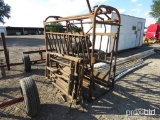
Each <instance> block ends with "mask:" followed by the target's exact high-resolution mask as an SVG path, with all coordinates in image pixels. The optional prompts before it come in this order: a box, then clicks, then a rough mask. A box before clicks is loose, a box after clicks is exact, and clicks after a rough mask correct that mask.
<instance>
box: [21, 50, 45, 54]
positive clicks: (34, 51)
mask: <svg viewBox="0 0 160 120" xmlns="http://www.w3.org/2000/svg"><path fill="white" fill-rule="evenodd" d="M39 52H46V50H33V51H25V52H23V54H31V53H39Z"/></svg>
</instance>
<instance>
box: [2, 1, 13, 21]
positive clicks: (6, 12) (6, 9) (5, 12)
mask: <svg viewBox="0 0 160 120" xmlns="http://www.w3.org/2000/svg"><path fill="white" fill-rule="evenodd" d="M10 11H11V7H10V6H9V5H8V4H5V3H4V1H3V0H0V22H1V23H3V24H4V23H5V22H4V18H5V17H6V18H8V19H9V18H10V15H9V14H10Z"/></svg>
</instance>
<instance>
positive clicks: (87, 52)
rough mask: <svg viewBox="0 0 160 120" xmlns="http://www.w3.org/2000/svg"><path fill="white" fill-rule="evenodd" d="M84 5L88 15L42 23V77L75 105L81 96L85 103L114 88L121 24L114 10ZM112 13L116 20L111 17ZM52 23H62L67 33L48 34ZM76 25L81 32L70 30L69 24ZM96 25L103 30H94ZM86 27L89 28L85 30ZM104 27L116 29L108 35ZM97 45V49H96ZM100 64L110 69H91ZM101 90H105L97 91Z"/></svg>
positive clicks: (47, 20)
mask: <svg viewBox="0 0 160 120" xmlns="http://www.w3.org/2000/svg"><path fill="white" fill-rule="evenodd" d="M86 2H87V5H88V8H89V13H87V14H84V15H76V16H69V17H59V16H49V17H47V18H46V19H45V21H44V34H45V47H46V69H45V70H46V72H45V77H46V78H47V79H48V80H50V81H52V83H53V85H54V86H56V87H57V88H58V89H59V90H60V91H61V92H63V93H64V94H65V95H66V96H68V97H69V98H70V99H71V101H72V102H76V103H77V102H80V101H82V99H83V98H84V97H85V98H88V100H92V99H96V97H98V96H100V95H101V94H103V93H104V92H106V91H108V90H109V89H110V88H113V87H114V78H115V70H116V58H117V50H118V41H119V31H120V23H121V18H120V14H119V12H118V10H117V9H116V8H114V7H111V6H106V5H100V6H96V7H94V9H93V10H91V7H90V4H89V0H86ZM112 12H114V13H115V14H116V16H117V18H115V19H112V18H111V17H110V16H111V13H112ZM50 18H52V20H50ZM53 19H54V20H53ZM54 22H59V23H62V24H64V23H65V26H64V27H66V31H65V32H51V31H47V26H48V25H49V24H50V23H54ZM75 24H77V25H79V26H80V28H81V31H80V32H77V31H73V30H72V27H71V25H75ZM97 24H101V25H102V26H103V27H104V31H103V32H97V31H96V25H97ZM85 25H89V26H88V27H87V30H85V29H86V28H85ZM107 26H115V31H114V32H113V33H111V32H110V31H109V32H108V31H107ZM98 37H99V39H98ZM104 39H105V40H106V42H105V43H104ZM91 41H92V42H91ZM102 41H103V42H102ZM97 42H98V44H99V48H96V47H95V44H97ZM111 42H112V44H111ZM103 44H106V46H105V51H102V50H101V49H102V47H103V49H104V46H103ZM100 62H103V63H106V64H107V65H108V66H109V67H108V69H107V70H106V72H105V74H104V73H101V72H98V71H96V70H95V69H94V65H95V64H97V63H100ZM102 86H103V87H102ZM101 88H104V91H102V92H99V89H100V90H101Z"/></svg>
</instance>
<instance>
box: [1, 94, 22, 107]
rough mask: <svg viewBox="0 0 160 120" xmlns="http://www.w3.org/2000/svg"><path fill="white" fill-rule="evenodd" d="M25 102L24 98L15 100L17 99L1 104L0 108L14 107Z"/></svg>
mask: <svg viewBox="0 0 160 120" xmlns="http://www.w3.org/2000/svg"><path fill="white" fill-rule="evenodd" d="M23 100H24V97H23V96H22V97H19V98H15V99H13V100H10V101H7V102H3V103H1V104H0V108H2V107H7V106H10V105H13V104H15V103H18V102H22V101H23Z"/></svg>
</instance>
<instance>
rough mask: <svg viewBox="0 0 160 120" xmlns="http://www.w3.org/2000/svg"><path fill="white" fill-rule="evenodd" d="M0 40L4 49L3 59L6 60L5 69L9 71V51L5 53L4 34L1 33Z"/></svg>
mask: <svg viewBox="0 0 160 120" xmlns="http://www.w3.org/2000/svg"><path fill="white" fill-rule="evenodd" d="M1 38H2V44H3V49H4V55H5V59H6V65H7V69H8V70H10V64H9V51H8V52H7V46H6V40H5V36H4V33H1Z"/></svg>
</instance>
